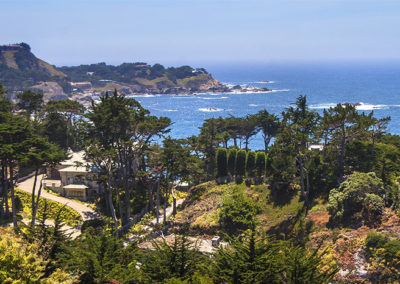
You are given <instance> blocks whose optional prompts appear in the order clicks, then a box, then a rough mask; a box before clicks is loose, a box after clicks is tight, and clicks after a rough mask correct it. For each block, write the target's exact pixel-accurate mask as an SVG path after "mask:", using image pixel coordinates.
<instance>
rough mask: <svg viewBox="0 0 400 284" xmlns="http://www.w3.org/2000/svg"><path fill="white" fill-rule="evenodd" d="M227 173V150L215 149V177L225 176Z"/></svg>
mask: <svg viewBox="0 0 400 284" xmlns="http://www.w3.org/2000/svg"><path fill="white" fill-rule="evenodd" d="M227 175H228V159H227V151H226V149H224V148H219V149H218V151H217V177H226V176H227Z"/></svg>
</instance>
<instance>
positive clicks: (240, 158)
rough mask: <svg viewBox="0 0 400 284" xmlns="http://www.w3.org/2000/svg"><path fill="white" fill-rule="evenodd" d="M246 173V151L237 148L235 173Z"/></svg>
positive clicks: (239, 174) (242, 174)
mask: <svg viewBox="0 0 400 284" xmlns="http://www.w3.org/2000/svg"><path fill="white" fill-rule="evenodd" d="M245 173H246V151H245V150H239V152H238V153H237V156H236V175H238V176H244V175H245Z"/></svg>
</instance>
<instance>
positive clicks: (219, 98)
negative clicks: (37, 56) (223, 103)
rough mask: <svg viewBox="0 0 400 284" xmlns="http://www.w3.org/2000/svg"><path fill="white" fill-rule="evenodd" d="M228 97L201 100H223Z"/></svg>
mask: <svg viewBox="0 0 400 284" xmlns="http://www.w3.org/2000/svg"><path fill="white" fill-rule="evenodd" d="M227 98H228V97H219V98H202V99H203V100H224V99H227Z"/></svg>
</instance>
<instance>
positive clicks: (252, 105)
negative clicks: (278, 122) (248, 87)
mask: <svg viewBox="0 0 400 284" xmlns="http://www.w3.org/2000/svg"><path fill="white" fill-rule="evenodd" d="M257 106H258V105H256V104H249V107H257Z"/></svg>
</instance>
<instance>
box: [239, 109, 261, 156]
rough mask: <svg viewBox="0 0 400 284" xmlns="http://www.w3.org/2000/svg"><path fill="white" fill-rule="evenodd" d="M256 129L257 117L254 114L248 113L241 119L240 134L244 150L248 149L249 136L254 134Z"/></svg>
mask: <svg viewBox="0 0 400 284" xmlns="http://www.w3.org/2000/svg"><path fill="white" fill-rule="evenodd" d="M257 132H258V129H257V118H256V116H255V115H248V116H246V117H245V118H243V119H242V120H241V130H240V133H241V136H242V137H243V139H244V145H245V150H246V152H247V151H248V150H249V142H250V138H251V137H253V136H254V135H256V134H257Z"/></svg>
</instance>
